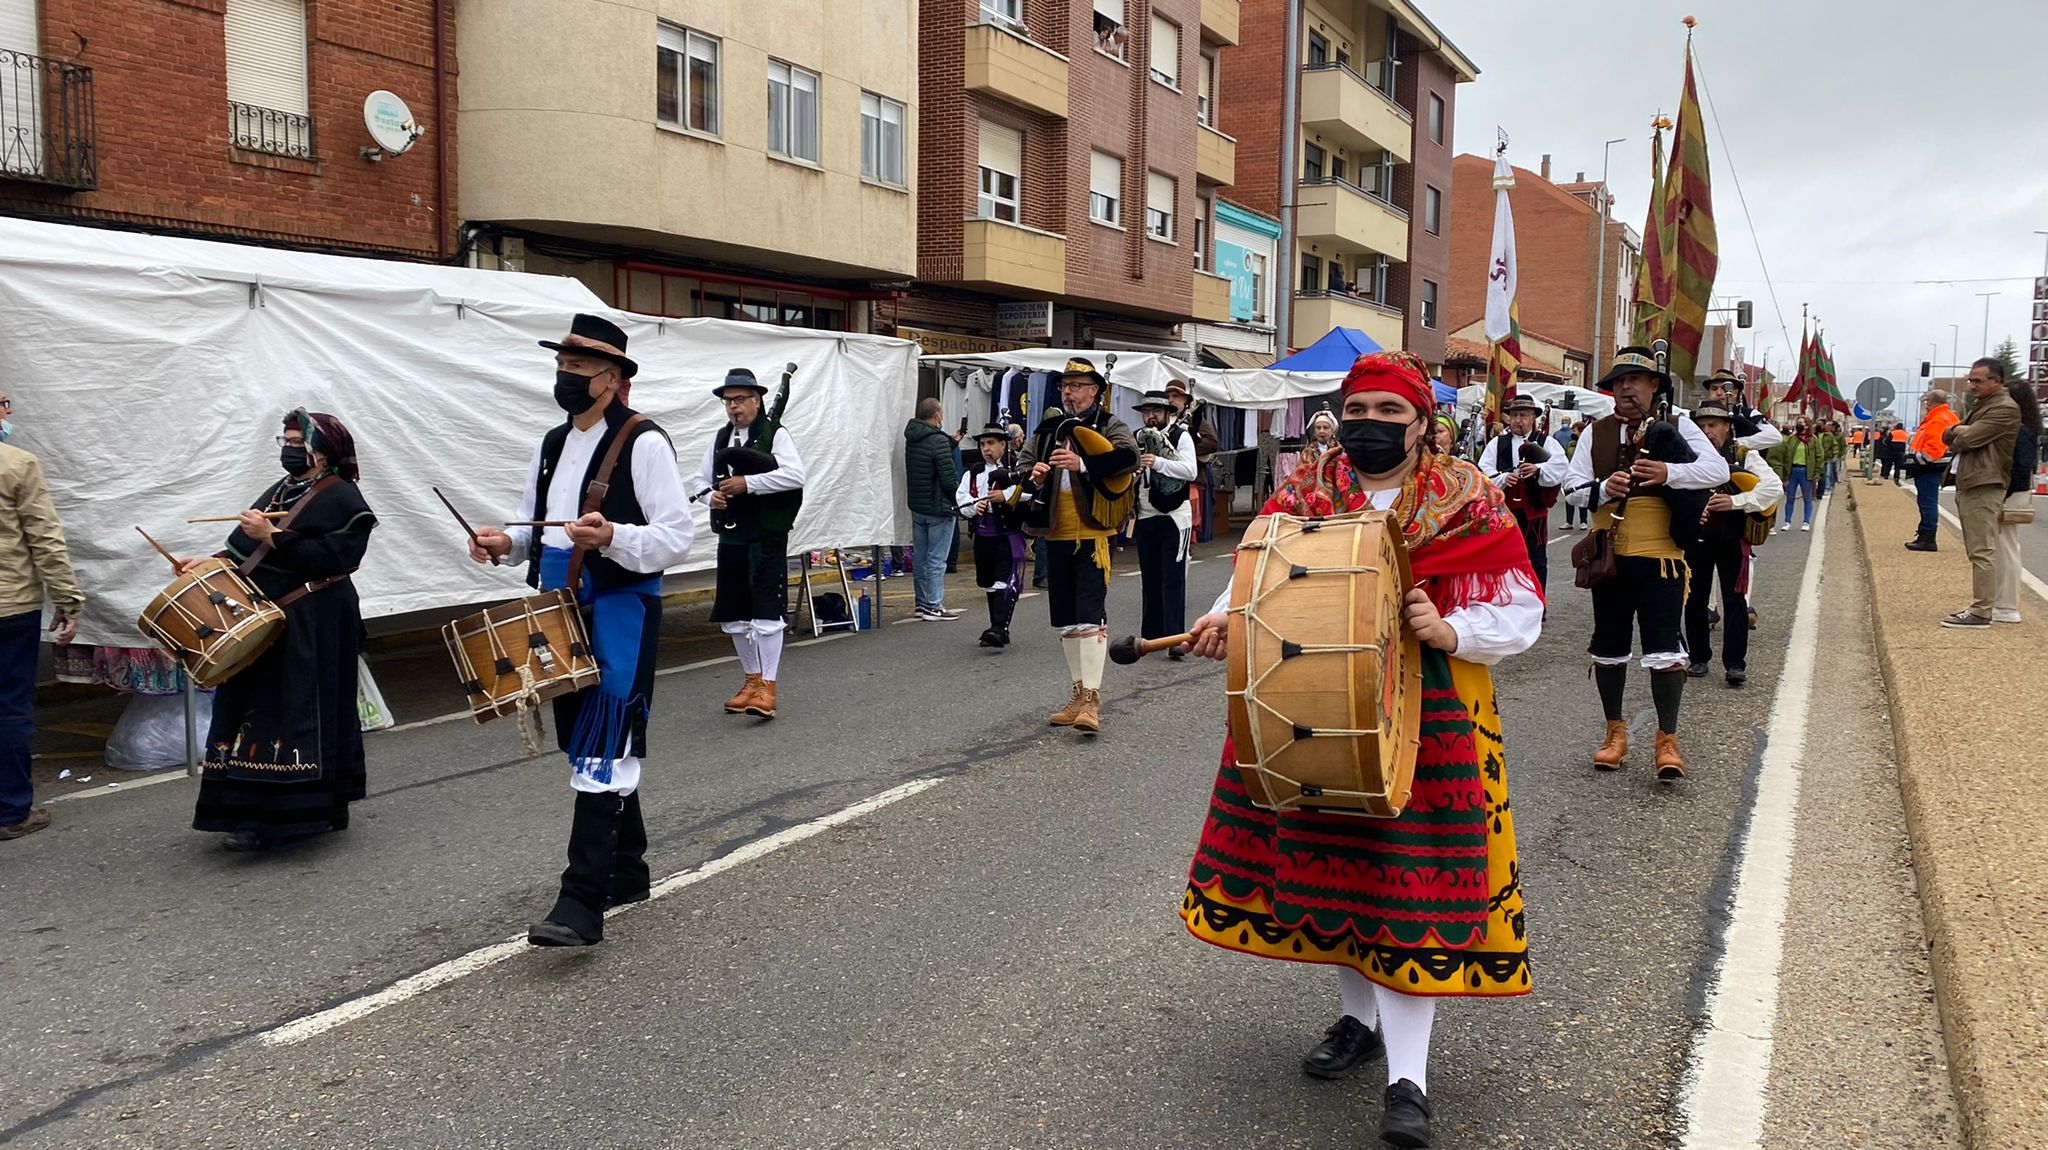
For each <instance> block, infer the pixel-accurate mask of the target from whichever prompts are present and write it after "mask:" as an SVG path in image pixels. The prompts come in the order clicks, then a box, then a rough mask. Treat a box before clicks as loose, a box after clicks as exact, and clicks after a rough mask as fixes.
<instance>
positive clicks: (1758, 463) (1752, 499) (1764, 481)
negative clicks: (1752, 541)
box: [1728, 441, 1785, 515]
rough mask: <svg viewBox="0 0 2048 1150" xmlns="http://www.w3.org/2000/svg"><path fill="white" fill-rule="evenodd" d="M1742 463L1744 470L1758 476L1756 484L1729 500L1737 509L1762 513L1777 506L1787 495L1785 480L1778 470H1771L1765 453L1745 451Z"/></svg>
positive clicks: (1730, 497)
mask: <svg viewBox="0 0 2048 1150" xmlns="http://www.w3.org/2000/svg"><path fill="white" fill-rule="evenodd" d="M1738 442H1740V441H1738ZM1741 465H1742V469H1743V470H1744V471H1747V472H1749V473H1750V474H1751V475H1754V476H1756V486H1755V487H1753V488H1751V489H1749V490H1748V491H1738V492H1736V493H1735V494H1733V495H1731V496H1729V497H1728V502H1730V503H1732V504H1734V506H1735V510H1737V511H1750V512H1754V513H1756V514H1758V515H1762V514H1763V513H1764V512H1766V511H1769V510H1770V509H1771V508H1773V507H1775V506H1777V503H1778V500H1780V499H1783V498H1784V497H1785V481H1784V480H1782V479H1780V478H1778V473H1777V472H1775V471H1772V470H1771V465H1770V463H1768V462H1767V461H1765V459H1764V453H1763V452H1761V451H1748V452H1744V453H1743V456H1742V461H1741Z"/></svg>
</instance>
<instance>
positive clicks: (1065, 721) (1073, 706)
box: [1046, 679, 1082, 727]
mask: <svg viewBox="0 0 2048 1150" xmlns="http://www.w3.org/2000/svg"><path fill="white" fill-rule="evenodd" d="M1081 692H1082V687H1081V680H1079V679H1076V680H1074V697H1073V698H1071V699H1068V700H1067V705H1066V706H1064V707H1061V708H1060V709H1059V710H1057V711H1054V712H1053V713H1052V717H1051V718H1049V719H1047V720H1046V722H1047V723H1049V724H1051V725H1052V726H1055V727H1071V726H1073V725H1074V720H1075V719H1078V718H1080V717H1081Z"/></svg>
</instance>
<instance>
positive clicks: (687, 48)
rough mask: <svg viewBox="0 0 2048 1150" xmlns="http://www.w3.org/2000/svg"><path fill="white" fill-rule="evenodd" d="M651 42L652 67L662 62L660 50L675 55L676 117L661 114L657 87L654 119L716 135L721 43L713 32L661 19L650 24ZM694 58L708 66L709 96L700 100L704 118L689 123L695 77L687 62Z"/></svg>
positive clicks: (674, 126) (693, 104)
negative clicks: (702, 120) (701, 30)
mask: <svg viewBox="0 0 2048 1150" xmlns="http://www.w3.org/2000/svg"><path fill="white" fill-rule="evenodd" d="M654 45H655V67H656V69H657V70H659V69H660V68H662V67H663V66H664V64H663V61H662V59H661V54H662V53H663V52H666V53H668V54H669V55H671V56H673V57H674V58H675V65H674V66H675V68H676V69H677V71H676V118H675V119H673V120H669V119H664V118H663V117H662V115H661V104H660V91H659V89H658V88H657V89H656V103H655V112H654V118H655V122H657V123H660V124H665V125H667V126H668V127H671V128H679V129H681V130H683V131H686V132H695V133H698V134H700V135H705V136H716V135H718V134H719V123H718V121H719V116H718V112H719V106H720V104H721V103H722V102H723V93H722V92H721V91H720V90H719V80H720V78H721V76H720V70H719V69H720V60H719V58H720V57H721V56H722V55H723V54H724V43H723V42H722V41H720V40H719V38H718V37H716V36H707V35H705V34H704V33H702V32H698V31H695V30H693V29H690V28H685V27H683V26H682V25H680V24H670V23H668V22H666V21H662V22H660V23H657V24H656V25H655V26H654ZM698 61H703V62H705V63H708V64H709V65H710V66H711V77H710V89H711V94H710V98H709V99H707V100H706V101H704V108H705V116H704V120H705V122H704V123H702V124H693V123H691V122H690V115H691V111H692V109H694V108H695V107H696V103H695V101H693V100H692V99H691V98H690V95H691V88H692V85H693V84H694V83H695V81H696V76H695V75H694V74H693V72H692V70H691V65H692V64H694V63H697V62H698Z"/></svg>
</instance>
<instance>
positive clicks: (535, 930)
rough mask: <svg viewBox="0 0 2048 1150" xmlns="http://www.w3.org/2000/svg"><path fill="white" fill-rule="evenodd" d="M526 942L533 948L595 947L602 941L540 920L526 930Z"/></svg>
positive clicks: (556, 923)
mask: <svg viewBox="0 0 2048 1150" xmlns="http://www.w3.org/2000/svg"><path fill="white" fill-rule="evenodd" d="M526 941H527V942H528V943H530V944H532V945H534V946H596V945H597V944H598V943H600V942H602V941H604V940H603V939H597V938H585V937H583V936H582V935H580V934H577V933H576V932H575V931H573V930H570V929H569V928H568V927H566V926H563V925H562V924H561V923H559V922H555V921H553V920H551V919H542V920H541V921H539V922H537V923H534V924H533V925H532V926H529V927H527V928H526Z"/></svg>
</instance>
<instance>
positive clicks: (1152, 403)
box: [1137, 391, 1173, 411]
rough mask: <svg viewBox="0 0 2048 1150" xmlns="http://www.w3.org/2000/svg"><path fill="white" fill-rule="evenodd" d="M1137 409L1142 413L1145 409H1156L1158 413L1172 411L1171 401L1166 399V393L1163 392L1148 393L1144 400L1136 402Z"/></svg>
mask: <svg viewBox="0 0 2048 1150" xmlns="http://www.w3.org/2000/svg"><path fill="white" fill-rule="evenodd" d="M1137 408H1138V410H1139V411H1144V410H1145V409H1147V408H1156V409H1157V410H1160V411H1172V410H1173V401H1172V400H1171V399H1168V398H1167V396H1166V393H1165V392H1163V391H1148V392H1146V393H1145V398H1143V399H1141V400H1139V401H1138V403H1137Z"/></svg>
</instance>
